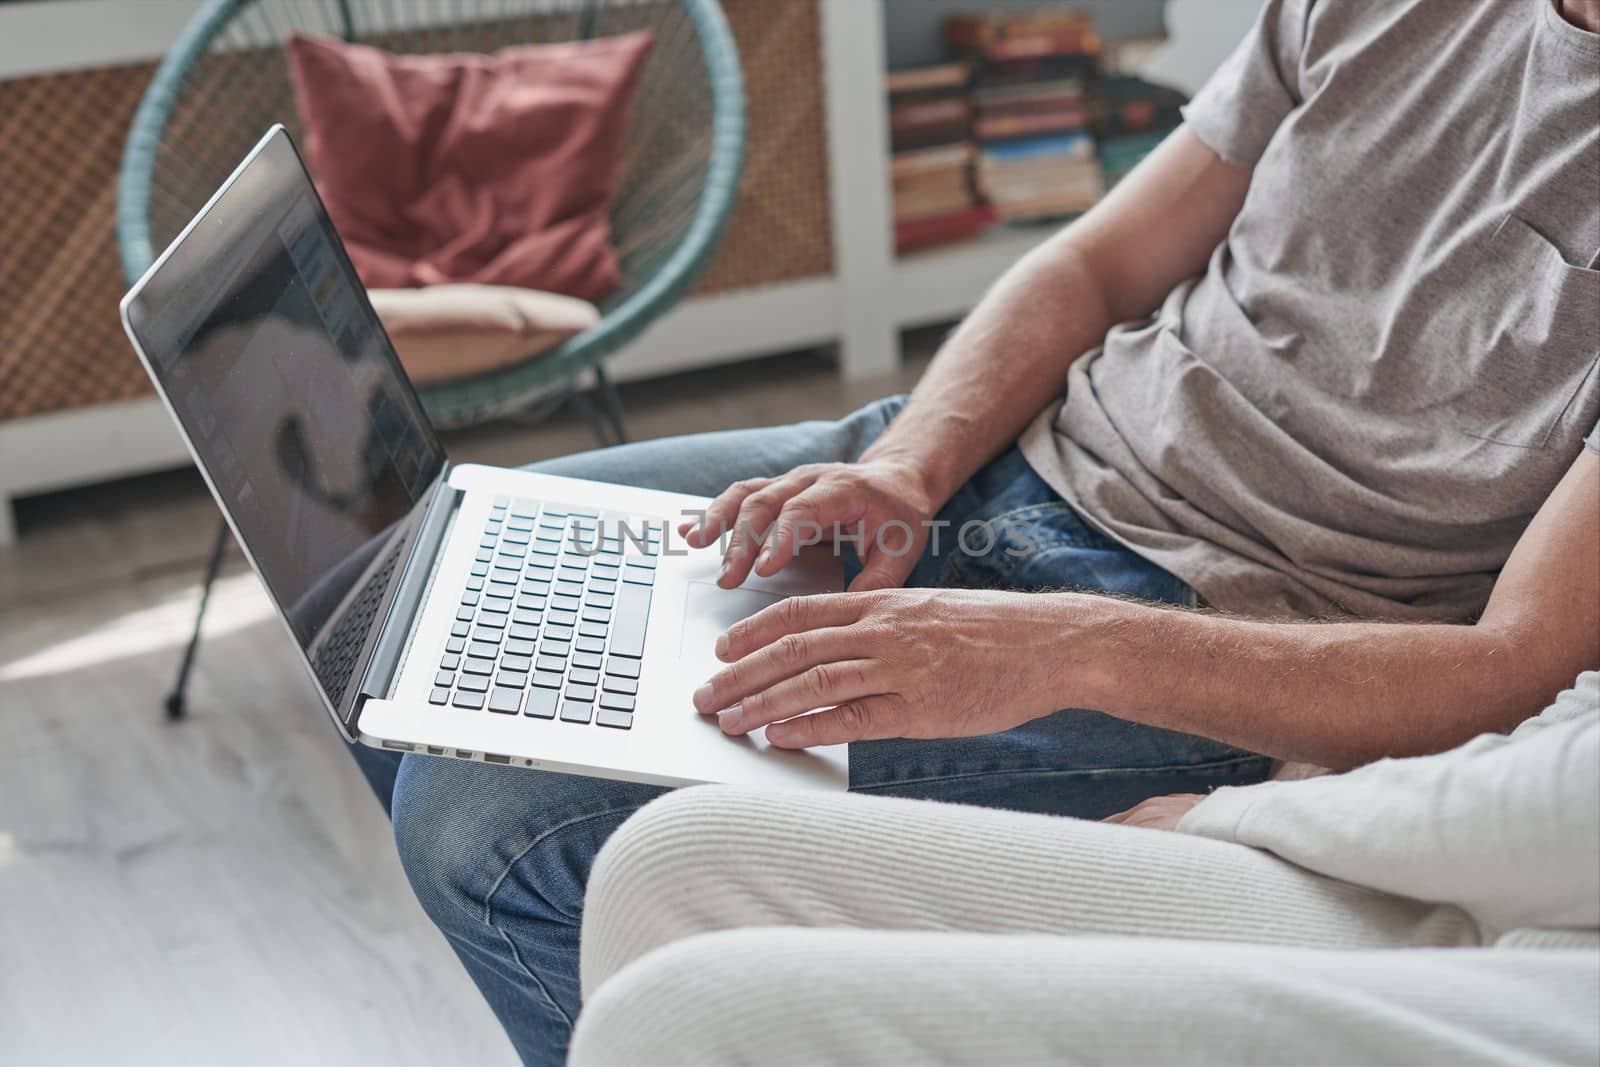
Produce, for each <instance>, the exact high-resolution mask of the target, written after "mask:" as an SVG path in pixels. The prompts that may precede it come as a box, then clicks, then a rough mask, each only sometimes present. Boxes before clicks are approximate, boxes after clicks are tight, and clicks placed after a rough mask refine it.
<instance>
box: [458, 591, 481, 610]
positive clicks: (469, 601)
mask: <svg viewBox="0 0 1600 1067" xmlns="http://www.w3.org/2000/svg"><path fill="white" fill-rule="evenodd" d="M480 595H481V594H479V593H474V592H473V591H472V590H470V589H468V590H467V591H466V592H465V593H462V594H461V606H462V607H464V608H472V607H477V605H478V597H479V596H480Z"/></svg>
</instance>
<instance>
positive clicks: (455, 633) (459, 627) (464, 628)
mask: <svg viewBox="0 0 1600 1067" xmlns="http://www.w3.org/2000/svg"><path fill="white" fill-rule="evenodd" d="M471 629H472V627H471V626H470V625H469V624H467V623H464V622H455V623H452V624H451V626H450V636H451V637H465V636H467V634H468V632H469V631H471Z"/></svg>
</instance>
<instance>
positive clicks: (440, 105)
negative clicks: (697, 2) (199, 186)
mask: <svg viewBox="0 0 1600 1067" xmlns="http://www.w3.org/2000/svg"><path fill="white" fill-rule="evenodd" d="M650 45H651V38H650V35H649V34H647V33H632V34H627V35H626V36H621V37H603V38H598V39H595V40H591V41H576V42H571V43H567V44H550V45H518V46H515V47H512V48H506V49H503V50H501V51H499V52H496V53H495V54H494V55H487V56H485V55H467V54H447V55H422V56H413V55H393V54H390V53H388V52H384V51H380V50H379V49H376V48H369V47H367V46H366V45H356V44H346V43H345V42H343V41H338V40H334V39H332V38H326V37H311V36H306V35H304V34H297V35H295V36H294V37H293V38H292V39H291V40H290V41H289V47H288V53H289V74H290V80H291V81H292V83H293V86H294V96H295V105H296V107H297V108H298V109H299V111H300V117H301V119H302V120H303V121H304V123H305V128H306V136H305V139H304V147H305V152H306V161H307V163H308V164H309V165H310V168H311V172H312V174H313V175H315V177H316V182H317V188H318V189H319V190H320V191H321V193H322V196H323V199H324V200H325V201H326V202H327V205H328V213H329V214H330V215H331V216H332V217H333V223H334V226H335V227H336V228H337V229H338V230H339V233H340V235H341V236H342V237H343V238H344V241H345V243H346V244H347V245H348V246H349V249H350V258H351V259H352V260H353V261H354V262H355V265H356V270H357V271H358V272H359V273H360V275H361V280H362V281H363V282H365V283H366V284H367V286H368V287H369V288H389V289H394V288H404V287H408V286H422V285H438V284H441V283H445V282H479V283H483V284H487V285H511V286H518V287H521V288H524V289H539V290H544V291H548V292H555V293H565V294H568V295H570V296H577V297H582V298H584V299H586V300H593V299H597V298H599V297H601V296H603V295H605V293H606V292H607V291H609V290H610V289H611V288H612V287H613V286H615V285H616V283H617V279H618V277H619V274H618V269H617V255H616V250H615V249H613V248H612V246H611V227H610V223H609V220H608V219H607V214H606V213H607V210H608V208H609V206H610V203H611V198H612V195H613V193H614V192H615V190H616V185H617V178H618V171H619V165H620V161H621V156H622V144H623V139H624V137H625V135H626V133H627V128H628V114H629V111H630V108H631V106H632V101H633V94H634V90H635V89H636V88H637V86H638V82H639V74H640V72H641V70H642V69H643V67H644V63H645V59H646V58H647V56H648V54H649V51H650Z"/></svg>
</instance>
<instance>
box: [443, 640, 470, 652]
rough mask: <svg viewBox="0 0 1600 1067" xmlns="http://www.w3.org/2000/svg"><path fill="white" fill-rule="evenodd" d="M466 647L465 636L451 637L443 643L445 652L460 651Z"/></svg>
mask: <svg viewBox="0 0 1600 1067" xmlns="http://www.w3.org/2000/svg"><path fill="white" fill-rule="evenodd" d="M466 647H467V639H466V638H465V637H452V638H451V639H450V640H448V641H446V642H445V643H444V650H445V651H446V652H460V651H461V650H462V649H463V648H466Z"/></svg>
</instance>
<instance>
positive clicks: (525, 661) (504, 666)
mask: <svg viewBox="0 0 1600 1067" xmlns="http://www.w3.org/2000/svg"><path fill="white" fill-rule="evenodd" d="M532 666H533V658H532V657H531V656H516V655H511V654H509V653H508V654H506V655H504V656H501V657H500V669H501V670H506V671H526V670H527V669H528V668H529V667H532Z"/></svg>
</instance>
